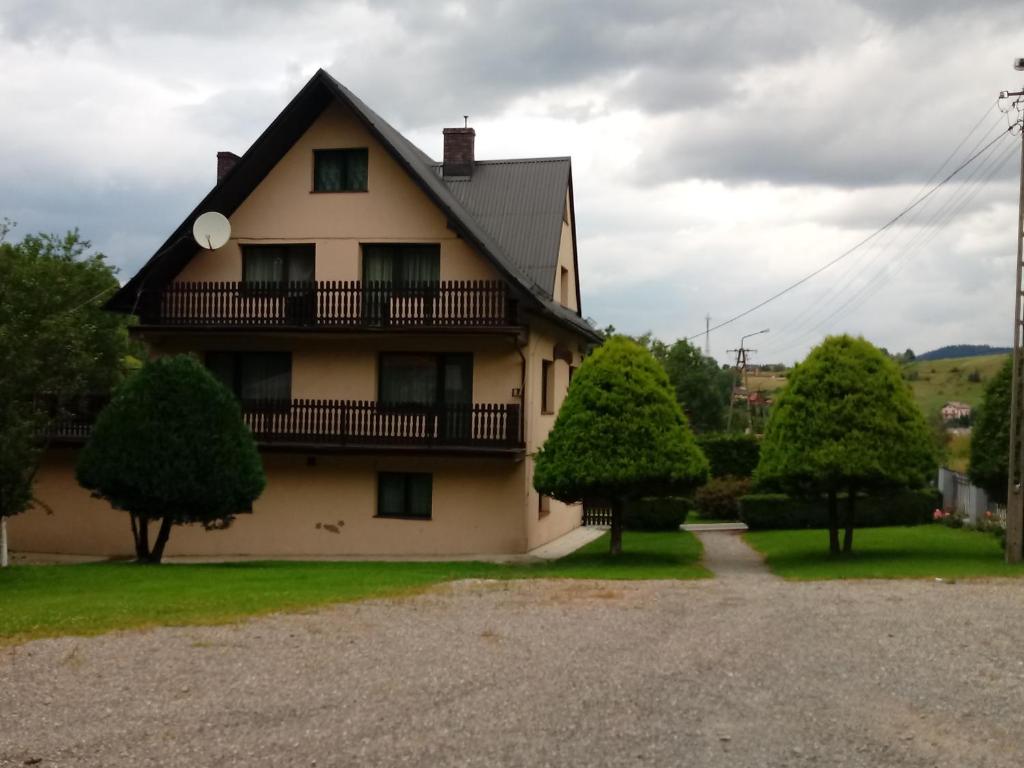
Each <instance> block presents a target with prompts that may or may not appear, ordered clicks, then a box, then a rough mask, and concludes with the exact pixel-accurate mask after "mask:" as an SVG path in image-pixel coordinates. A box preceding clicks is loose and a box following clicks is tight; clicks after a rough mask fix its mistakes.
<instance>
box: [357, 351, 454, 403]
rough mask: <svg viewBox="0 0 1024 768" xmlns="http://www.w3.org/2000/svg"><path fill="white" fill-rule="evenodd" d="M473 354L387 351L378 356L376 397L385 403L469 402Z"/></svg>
mask: <svg viewBox="0 0 1024 768" xmlns="http://www.w3.org/2000/svg"><path fill="white" fill-rule="evenodd" d="M472 389H473V356H472V355H469V354H464V353H450V354H429V353H424V354H417V353H406V352H389V353H384V354H382V355H381V356H380V376H379V381H378V387H377V399H378V401H379V402H381V403H384V404H387V405H429V406H433V405H451V406H456V405H469V404H471V403H472V402H473V391H472Z"/></svg>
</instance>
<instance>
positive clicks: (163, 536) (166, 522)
mask: <svg viewBox="0 0 1024 768" xmlns="http://www.w3.org/2000/svg"><path fill="white" fill-rule="evenodd" d="M171 524H172V523H171V518H170V517H165V518H164V519H163V520H161V521H160V532H159V533H158V534H157V535H156V542H155V543H154V544H153V551H152V552H150V553H149V562H151V563H159V562H160V561H161V560H162V559H163V556H164V547H166V546H167V539H168V538H169V537H170V535H171Z"/></svg>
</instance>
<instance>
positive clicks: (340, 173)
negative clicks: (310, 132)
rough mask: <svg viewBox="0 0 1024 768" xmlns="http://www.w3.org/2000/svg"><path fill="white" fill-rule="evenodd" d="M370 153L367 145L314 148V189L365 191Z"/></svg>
mask: <svg viewBox="0 0 1024 768" xmlns="http://www.w3.org/2000/svg"><path fill="white" fill-rule="evenodd" d="M368 155H369V153H368V152H367V150H366V148H365V147H361V148H358V149H316V150H313V191H314V192H365V191H366V188H367V163H368Z"/></svg>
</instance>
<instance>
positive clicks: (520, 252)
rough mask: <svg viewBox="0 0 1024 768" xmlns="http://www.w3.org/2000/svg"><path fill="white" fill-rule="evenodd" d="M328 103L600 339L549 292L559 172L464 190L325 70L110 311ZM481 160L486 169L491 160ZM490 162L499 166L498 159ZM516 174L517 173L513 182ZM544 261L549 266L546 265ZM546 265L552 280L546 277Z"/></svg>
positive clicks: (510, 271)
mask: <svg viewBox="0 0 1024 768" xmlns="http://www.w3.org/2000/svg"><path fill="white" fill-rule="evenodd" d="M332 100H333V101H338V102H340V103H341V104H343V105H344V106H347V107H349V108H350V109H351V110H352V111H353V112H354V113H355V114H356V116H357V117H358V118H359V119H360V120H362V122H363V123H364V124H365V125H366V127H367V128H368V129H369V130H370V132H371V133H372V134H374V136H375V137H376V138H377V140H378V141H380V142H381V144H382V146H383V147H384V148H385V149H386V150H387V151H388V152H389V153H390V154H391V156H392V157H393V158H394V159H395V160H396V161H397V162H398V164H399V165H401V166H402V167H403V168H404V169H405V170H406V172H407V173H408V174H409V175H410V177H411V178H412V179H413V181H415V182H416V183H417V184H418V185H419V186H420V188H421V189H423V191H424V192H425V193H426V194H427V196H428V197H430V198H431V199H432V200H433V201H434V203H435V204H436V205H438V207H440V208H441V210H442V211H443V212H444V213H445V215H446V216H447V217H448V220H449V223H450V224H451V226H452V227H453V228H454V229H455V230H456V231H457V232H459V234H460V235H462V237H463V238H465V239H466V240H467V241H468V242H470V243H471V244H472V245H474V246H475V247H476V248H477V249H478V250H479V251H480V252H481V253H482V254H483V255H484V256H486V257H488V258H489V259H490V260H491V261H492V262H493V263H494V265H495V266H496V267H497V269H498V271H499V272H501V273H502V274H503V275H504V276H505V277H506V278H507V279H509V280H510V281H512V283H513V284H514V285H516V286H518V287H519V288H520V289H522V290H523V292H524V295H525V297H527V298H528V299H530V300H531V303H532V304H533V305H534V309H536V310H538V311H540V312H541V313H542V314H544V315H547V316H548V317H550V318H551V319H553V320H555V321H556V322H558V323H559V324H561V325H567V326H570V327H572V328H573V329H574V330H576V331H578V332H580V333H583V334H584V335H585V336H587V337H588V338H591V339H593V340H598V339H599V336H598V334H597V333H596V332H595V331H594V329H593V328H591V326H590V325H589V324H588V323H587V322H586V321H584V320H583V318H582V317H581V316H580V314H579V313H576V312H573V311H571V310H567V309H566V308H565V307H563V306H561V304H559V303H557V302H555V301H554V300H553V296H552V290H553V287H554V268H555V266H554V265H555V262H554V261H553V259H557V253H558V246H557V240H556V241H555V245H554V250H553V252H552V251H550V250H549V249H548V244H549V243H550V240H551V238H550V231H551V226H550V221H549V220H550V218H551V217H550V215H543V216H542V215H540V212H539V209H540V204H541V203H540V201H541V200H542V199H543V200H547V199H549V198H550V197H551V194H552V190H553V184H554V176H555V175H559V176H561V171H558V172H557V174H556V173H554V172H552V169H551V168H546V167H545V169H544V170H543V171H542V170H541V169H539V168H533V169H531V168H530V167H529V163H519V162H516V163H511V162H509V161H504V163H505V164H506V165H509V166H515V167H517V168H525V169H526V170H527V171H528V172H527V173H523V172H522V170H518V171H517V170H511V169H510V168H506V169H504V173H503V172H502V171H499V172H498V174H490V173H488V171H487V170H485V171H484V175H483V176H482V177H481V178H482V181H483V183H480V184H477V180H476V174H474V181H468V182H461V183H462V184H464V188H460V189H459V191H458V192H456V191H455V187H457V186H458V185H459V184H460V182H456V181H454V180H448V181H445V180H444V179H442V178H441V176H440V174H439V173H438V171H437V170H436V169H437V165H438V164H437V163H436V162H435V161H434V160H432V159H431V158H430V157H429V156H427V155H426V153H424V152H423V151H422V150H420V149H419V148H418V147H417V146H416V145H414V144H413V143H412V142H411V141H409V140H408V139H406V138H405V137H404V136H403V135H402V134H401V133H399V132H398V131H397V130H396V129H395V128H394V127H393V126H391V125H390V124H389V123H388V122H387V121H386V120H384V119H383V118H382V117H381V116H380V115H378V114H377V113H376V112H374V111H373V110H372V109H370V108H369V107H368V106H367V105H366V104H365V103H363V101H362V100H361V99H360V98H359V97H358V96H356V95H355V94H354V93H352V92H351V91H350V90H348V89H347V88H346V87H345V86H343V85H342V84H341V83H339V82H338V81H337V80H335V79H334V78H333V77H331V76H330V75H329V74H328V73H327V72H325V71H324V70H322V69H321V70H318V71H317V72H316V74H315V75H313V77H312V78H310V80H309V82H308V83H306V85H305V86H304V87H303V88H302V90H301V91H299V93H298V94H297V95H296V96H295V98H293V99H292V101H291V102H289V103H288V105H287V106H286V107H285V108H284V110H283V111H282V112H281V114H279V115H278V116H277V118H275V120H274V122H272V123H271V124H270V126H269V127H268V128H267V129H266V130H265V131H264V132H263V133H262V134H261V135H260V137H259V138H258V139H256V141H255V142H254V143H253V145H252V146H251V147H250V148H249V150H248V151H247V152H246V153H245V154H244V155H243V156H242V157H241V159H240V160H239V161H238V162H237V163H236V164H235V166H234V168H232V170H231V171H230V172H229V173H228V174H227V175H226V176H225V177H224V178H223V179H222V180H221V181H220V182H219V183H218V184H217V186H216V187H214V188H213V190H212V191H211V192H210V193H209V194H208V195H207V196H206V197H205V198H204V199H203V201H202V202H201V203H200V204H199V205H198V206H196V208H195V210H193V211H192V213H191V214H189V216H188V217H187V218H186V219H185V221H183V222H182V223H181V225H180V226H179V227H178V228H177V229H176V230H175V232H174V234H172V235H171V236H170V237H169V238H168V239H167V241H166V242H165V243H164V244H163V246H161V249H160V250H159V251H157V253H156V254H154V255H153V256H152V257H151V258H150V259H149V261H147V262H146V264H145V265H143V267H142V269H140V270H139V271H138V273H136V274H135V276H134V277H132V279H131V280H129V281H128V283H126V284H125V285H124V286H122V287H121V289H120V290H119V291H118V292H117V293H116V294H114V296H113V297H111V299H110V301H108V302H107V305H106V306H107V307H108V308H109V309H113V310H118V311H122V312H131V311H133V310H134V308H135V303H136V301H137V297H138V295H139V293H140V292H141V291H142V289H143V287H145V288H146V289H150V290H151V289H153V288H156V287H157V286H158V285H159V284H160V283H161V282H168V281H170V280H172V279H173V278H174V276H175V275H176V274H177V273H178V272H179V271H180V270H181V269H182V267H184V265H185V264H186V263H187V262H188V260H189V259H191V258H192V256H193V255H194V253H195V251H196V247H195V245H194V244H191V243H190V242H189V236H188V235H189V232H190V231H191V229H192V224H193V222H194V221H195V219H196V218H197V217H198V216H199V215H200V214H201V213H203V212H205V211H208V210H216V211H219V212H221V213H223V214H224V215H225V216H230V215H231V214H232V213H234V211H235V210H236V209H237V208H238V206H239V205H241V204H242V202H243V201H244V200H245V198H246V197H248V195H249V194H250V193H251V192H252V190H253V189H255V188H256V186H257V185H258V184H259V183H260V182H261V181H262V180H263V178H264V177H265V176H266V174H267V173H269V172H270V169H271V168H273V166H274V165H276V164H277V162H278V161H279V160H280V159H281V157H283V156H284V154H285V153H286V152H287V151H288V150H289V149H290V148H291V146H292V145H293V144H294V143H295V141H296V140H297V139H298V138H299V136H301V135H302V134H303V133H304V132H305V130H306V129H307V128H308V127H309V125H311V124H312V122H313V121H314V120H315V119H316V118H317V116H319V115H320V113H321V112H322V111H323V109H324V108H325V107H326V106H327V105H328V104H329V103H330V102H331V101H332ZM532 162H533V163H535V164H536V165H537V166H542V165H543V166H546V164H545V163H542V162H540V161H532ZM551 164H552V166H558V167H562V166H563V165H564V167H565V169H566V172H565V177H564V179H565V180H564V183H563V185H562V187H561V190H560V192H559V196H558V205H557V212H558V217H559V222H561V215H562V206H563V204H564V203H563V201H564V196H565V193H566V190H567V189H568V188H569V185H570V184H571V178H572V177H571V171H570V170H569V162H568V160H567V159H565V158H556V159H554V160H552V161H551ZM480 165H481V167H483V166H488V165H489V164H488V163H481V164H480ZM495 165H499V166H500V165H502V162H499V163H495ZM549 173H550V175H549ZM531 175H536V176H537V178H541V177H543V178H542V181H543V186H544V187H545V189H543V190H541V192H543V194H538V196H537V198H536V200H531V199H530V195H529V191H528V190H527V189H526V186H525V185H526V179H527V178H528V177H529V176H531ZM513 176H515V177H516V178H515V179H513V178H512V177H513ZM502 178H504V180H505V182H506V183H510V184H511V185H512V190H506V191H503V190H502ZM474 190H475V191H474ZM570 196H571V192H570ZM503 205H508V206H510V207H509V208H508V209H507V211H508V214H509V216H510V217H511V218H510V222H511V223H507V224H504V225H503V224H501V222H500V209H501V207H502V206H503ZM474 208H476V209H478V210H479V212H480V218H479V219H478V217H477V215H476V214H475V213H474V212H473V209H474ZM531 211H534V212H535V213H536V215H534V213H531ZM485 220H486V221H487V222H488V223H487V224H485ZM517 220H518V221H519V222H520V224H522V231H518V229H517V227H516V223H515V222H516V221H517ZM559 226H560V224H559ZM574 256H575V255H574ZM549 263H550V266H548V267H546V266H545V265H547V264H549ZM548 269H550V275H551V276H550V280H548V279H547V277H546V272H547V270H548ZM538 278H539V279H538Z"/></svg>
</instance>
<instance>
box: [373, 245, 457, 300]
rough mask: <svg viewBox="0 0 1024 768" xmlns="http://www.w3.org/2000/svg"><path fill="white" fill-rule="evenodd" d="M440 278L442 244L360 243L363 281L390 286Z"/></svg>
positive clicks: (419, 284)
mask: <svg viewBox="0 0 1024 768" xmlns="http://www.w3.org/2000/svg"><path fill="white" fill-rule="evenodd" d="M440 279H441V246H440V245H437V244H433V245H431V244H427V245H420V244H415V243H386V244H384V243H380V244H373V245H364V246H363V280H364V282H368V283H369V282H379V283H387V284H388V285H390V286H391V288H392V289H393V290H399V291H400V290H403V289H413V288H423V287H431V286H435V285H437V283H438V282H439V281H440Z"/></svg>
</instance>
